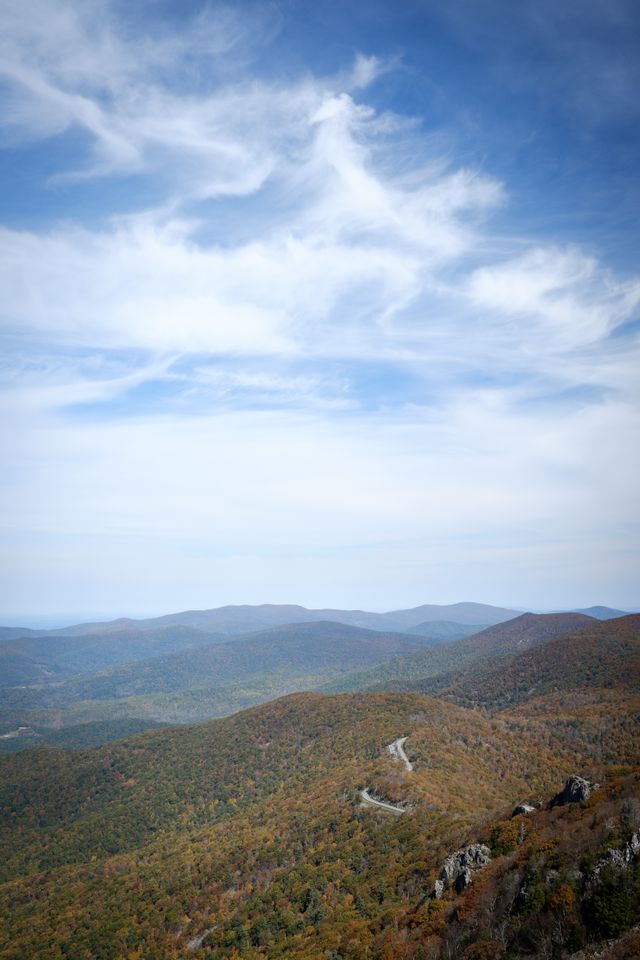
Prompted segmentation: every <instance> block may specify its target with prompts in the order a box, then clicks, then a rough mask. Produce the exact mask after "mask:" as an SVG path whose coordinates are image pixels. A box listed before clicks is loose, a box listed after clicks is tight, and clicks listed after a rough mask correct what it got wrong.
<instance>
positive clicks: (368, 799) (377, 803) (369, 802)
mask: <svg viewBox="0 0 640 960" xmlns="http://www.w3.org/2000/svg"><path fill="white" fill-rule="evenodd" d="M360 796H361V797H362V803H363V805H365V806H367V807H377V808H378V809H380V810H387V811H388V812H389V813H406V812H407V811H406V810H404V809H403V808H402V807H394V806H393V804H392V803H385V802H384V800H376V798H375V797H372V796H371V794H370V793H369V790H368V789H366V790H361V791H360Z"/></svg>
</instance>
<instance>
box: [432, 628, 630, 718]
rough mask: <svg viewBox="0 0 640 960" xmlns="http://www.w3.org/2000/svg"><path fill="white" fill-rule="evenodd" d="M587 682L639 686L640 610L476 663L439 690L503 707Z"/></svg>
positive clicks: (472, 702)
mask: <svg viewBox="0 0 640 960" xmlns="http://www.w3.org/2000/svg"><path fill="white" fill-rule="evenodd" d="M427 685H428V682H427ZM586 687H594V688H609V689H614V690H618V691H629V692H637V691H638V690H640V614H628V615H626V616H624V617H618V618H616V619H611V620H604V621H596V622H594V623H593V624H592V625H591V626H589V627H588V628H587V629H584V628H583V629H581V630H580V631H579V632H578V633H572V634H569V635H567V636H561V637H557V638H555V639H553V640H550V641H548V642H547V643H544V644H540V645H538V646H535V647H532V648H531V649H524V650H522V651H519V652H517V653H516V654H515V655H514V656H511V657H509V658H508V659H506V660H505V661H504V662H501V663H492V662H491V660H483V661H481V662H477V663H476V664H474V665H472V666H471V667H470V668H469V669H468V670H467V671H465V672H463V673H461V674H459V675H458V676H456V677H455V678H453V679H452V680H451V683H450V684H448V685H446V686H445V687H444V688H442V689H441V690H440V695H442V696H445V697H447V698H448V699H449V698H450V699H453V700H455V701H456V702H458V703H462V704H466V705H482V706H485V707H491V708H493V709H496V708H498V709H499V708H501V707H503V706H505V705H508V704H511V703H517V702H519V701H521V700H527V699H532V698H533V697H537V696H541V695H544V694H546V693H550V692H552V691H555V690H573V689H577V688H586Z"/></svg>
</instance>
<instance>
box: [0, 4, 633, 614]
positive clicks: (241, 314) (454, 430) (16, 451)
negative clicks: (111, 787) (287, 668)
mask: <svg viewBox="0 0 640 960" xmlns="http://www.w3.org/2000/svg"><path fill="white" fill-rule="evenodd" d="M132 6H133V9H132V8H131V7H132ZM346 6H347V8H350V9H344V7H345V5H342V4H338V3H335V2H329V3H327V4H322V5H318V4H312V3H310V2H307V0H300V2H294V3H290V4H274V3H270V2H265V3H253V2H252V3H248V2H244V0H242V2H240V3H236V4H229V5H224V4H219V3H209V2H204V0H187V2H184V3H181V4H179V5H176V4H175V3H172V2H169V0H153V2H152V0H143V2H141V3H138V4H135V5H125V4H123V3H122V2H120V0H83V2H80V0H56V2H54V0H25V2H23V3H21V4H20V5H16V4H14V3H10V2H3V3H2V2H0V98H1V100H2V110H1V111H0V118H1V119H0V130H1V135H0V165H1V166H0V172H1V176H0V211H1V226H0V246H1V249H2V256H1V257H0V309H1V316H2V324H3V345H4V346H3V363H2V381H1V383H2V386H1V389H0V402H1V403H2V414H1V427H2V449H3V461H4V466H3V469H2V473H1V474H0V503H1V504H2V508H1V509H2V561H1V563H2V572H3V575H2V588H1V592H0V621H2V622H15V620H16V618H20V617H22V616H23V615H24V616H26V615H28V616H29V617H30V618H32V620H35V619H37V618H50V619H51V621H52V622H54V621H55V622H57V623H61V622H64V621H65V620H66V622H70V621H72V620H82V619H85V618H91V617H99V618H108V617H117V616H122V615H132V616H136V615H154V614H162V613H168V612H172V611H177V610H184V609H189V608H204V607H215V606H220V605H223V604H232V603H261V602H272V603H300V604H303V605H305V606H309V607H323V606H335V607H343V608H347V607H349V608H353V607H359V608H365V609H373V610H381V609H386V610H390V609H394V608H395V609H398V608H406V607H411V606H416V605H418V604H421V603H452V602H456V601H460V600H475V601H478V602H484V603H491V604H496V605H501V606H509V607H511V606H513V607H514V608H518V609H523V608H526V609H532V608H533V609H546V610H551V609H558V608H564V609H567V608H572V607H588V606H591V605H593V604H606V605H609V606H612V607H617V608H620V609H623V610H634V609H638V607H639V606H640V596H639V594H638V582H639V577H638V574H639V572H640V564H639V540H638V529H639V520H640V511H639V496H640V495H639V490H638V483H637V477H638V474H639V470H638V468H639V466H640V463H639V460H640V455H639V451H640V444H639V443H638V399H639V398H638V393H639V385H640V377H638V355H639V337H638V333H639V329H640V324H639V322H638V308H639V304H640V275H639V274H638V264H637V250H638V240H639V237H638V224H639V223H640V217H638V212H639V211H638V208H639V202H638V201H639V186H638V177H637V170H638V161H639V159H640V157H639V153H640V151H639V149H638V146H639V134H638V130H639V126H638V119H639V117H638V114H639V113H640V105H639V102H638V98H637V89H638V86H639V81H640V76H639V74H640V56H639V55H638V54H639V53H640V16H639V15H638V11H637V8H636V5H635V4H634V3H633V2H631V0H613V2H607V3H604V0H582V2H580V3H578V0H568V2H566V3H564V4H562V5H558V4H555V3H552V2H551V0H525V2H523V3H521V4H517V5H514V4H512V3H509V2H508V0H487V2H486V3H485V4H483V5H482V10H480V9H479V7H478V5H477V4H474V3H473V2H471V0H447V2H445V0H433V2H431V3H428V4H425V3H421V2H418V0H409V2H407V3H406V4H403V5H402V8H401V9H399V8H398V5H397V4H393V3H391V2H390V0H366V2H364V3H361V4H354V5H346Z"/></svg>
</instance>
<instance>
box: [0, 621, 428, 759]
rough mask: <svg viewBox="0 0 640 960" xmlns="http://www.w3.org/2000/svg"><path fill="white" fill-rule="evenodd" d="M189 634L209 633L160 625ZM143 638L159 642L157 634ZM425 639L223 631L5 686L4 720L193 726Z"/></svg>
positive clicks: (338, 631)
mask: <svg viewBox="0 0 640 960" xmlns="http://www.w3.org/2000/svg"><path fill="white" fill-rule="evenodd" d="M184 630H187V631H188V634H187V637H188V642H190V643H191V641H192V640H193V639H194V638H201V639H205V640H206V639H207V637H206V634H200V633H199V632H198V631H193V630H192V629H191V628H184V627H166V628H163V632H164V631H168V632H169V633H170V634H171V635H172V636H173V635H174V634H175V635H177V637H178V639H179V638H180V637H181V636H182V634H181V631H184ZM120 636H121V634H114V635H112V637H114V638H119V637H120ZM139 636H141V637H142V638H143V639H145V638H150V642H151V643H153V642H155V641H154V640H153V638H154V637H155V634H153V633H152V634H148V633H144V634H140V635H139ZM77 641H78V638H71V639H70V640H69V638H64V641H60V640H58V639H57V638H56V640H55V641H53V642H54V643H56V644H57V643H59V642H63V644H64V643H67V642H70V643H71V645H72V647H73V648H74V649H75V646H76V642H77ZM29 642H30V643H31V642H32V641H29ZM37 642H38V643H43V642H44V643H46V642H48V641H47V640H44V641H43V640H38V641H37ZM427 642H428V641H427V640H426V639H424V638H422V637H420V636H413V635H406V634H396V633H382V632H381V631H374V630H365V629H363V628H360V627H352V626H348V625H346V624H341V623H330V622H312V623H308V624H307V623H301V624H288V625H285V626H281V627H272V628H270V629H269V630H263V631H259V632H257V633H252V634H248V635H246V636H235V637H232V638H231V637H224V636H223V637H221V636H218V637H216V638H215V640H214V642H213V643H206V644H204V645H199V646H194V645H192V644H191V645H190V646H189V647H188V648H187V649H185V650H182V651H180V652H177V653H170V654H168V655H165V656H155V657H150V658H148V659H146V660H143V659H138V660H136V661H135V662H130V663H127V664H122V665H119V666H115V667H112V668H111V669H108V670H103V671H100V672H98V673H94V674H89V675H85V676H77V677H72V678H70V679H65V678H64V677H62V678H56V682H54V683H39V684H35V685H33V684H32V685H20V686H16V687H13V688H10V687H6V688H5V689H4V690H3V691H0V721H2V722H4V723H5V724H7V725H8V724H13V726H14V727H15V726H17V725H19V724H26V725H31V726H33V725H34V724H35V725H36V726H41V727H42V726H47V725H51V724H52V723H55V724H56V725H58V726H60V725H67V724H69V723H79V722H84V723H88V722H95V721H99V720H102V721H113V720H115V719H118V718H124V717H137V718H143V717H146V718H149V719H150V720H153V721H165V722H166V721H173V722H185V721H186V722H193V721H198V720H203V719H207V718H209V717H212V716H220V715H222V714H224V713H231V712H233V711H234V710H238V709H242V708H243V707H246V706H249V705H251V704H252V703H260V702H263V701H265V700H268V699H272V698H273V697H276V696H281V695H282V694H285V693H291V692H293V691H295V690H306V689H311V688H313V687H316V686H318V685H320V684H321V683H323V682H324V681H326V680H328V679H331V678H335V677H337V676H340V675H341V674H343V673H347V672H350V671H353V670H355V669H359V668H362V667H366V666H368V665H370V664H372V663H379V662H381V661H384V660H386V659H388V658H389V657H390V656H393V655H394V654H397V653H399V652H404V653H407V652H412V651H415V650H419V649H421V648H422V647H424V646H425V644H426V643H427ZM138 649H140V648H138ZM90 655H91V654H90ZM12 746H14V745H13V744H12Z"/></svg>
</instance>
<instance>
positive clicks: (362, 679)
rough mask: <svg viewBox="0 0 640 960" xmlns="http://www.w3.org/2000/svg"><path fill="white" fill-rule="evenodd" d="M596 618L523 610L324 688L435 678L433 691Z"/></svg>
mask: <svg viewBox="0 0 640 960" xmlns="http://www.w3.org/2000/svg"><path fill="white" fill-rule="evenodd" d="M595 622H596V621H594V620H593V619H592V618H590V617H587V616H585V615H584V614H578V613H524V614H522V615H521V616H519V617H515V618H513V619H511V620H508V621H506V622H504V623H500V624H497V625H495V626H493V627H488V628H487V629H485V630H482V631H480V632H478V633H474V634H472V635H471V636H469V637H466V638H463V639H461V640H457V641H453V642H450V643H442V644H441V645H439V646H437V647H435V648H432V647H430V648H429V649H427V650H421V651H419V652H417V653H413V654H410V655H409V656H398V657H395V658H394V659H393V660H390V661H389V662H388V663H382V664H379V665H376V666H375V667H371V668H369V669H367V670H364V671H359V672H357V673H354V674H352V675H351V676H346V677H343V678H340V679H339V680H336V681H332V682H330V683H329V684H327V685H326V686H325V687H323V689H324V690H325V691H326V692H333V693H338V692H341V691H348V690H367V689H390V690H394V689H398V690H403V689H409V688H411V689H414V688H415V689H422V687H421V686H420V684H421V681H426V680H427V679H428V678H439V679H438V680H437V681H435V680H434V683H433V684H432V685H429V690H431V691H434V690H438V689H439V687H440V685H443V684H446V683H447V682H449V680H450V678H451V677H453V676H454V675H455V674H457V673H458V672H459V671H460V670H462V669H464V668H465V667H467V666H469V665H470V664H472V663H474V662H475V661H477V660H482V659H484V658H486V657H496V656H500V655H502V656H506V655H508V654H510V653H512V652H514V651H517V650H519V649H522V648H523V647H527V646H530V645H535V644H538V643H545V642H547V641H548V640H551V639H553V638H554V637H558V636H562V635H563V634H567V633H570V632H575V631H578V630H581V629H586V628H588V627H589V625H590V624H594V623H595ZM425 689H426V686H425Z"/></svg>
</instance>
